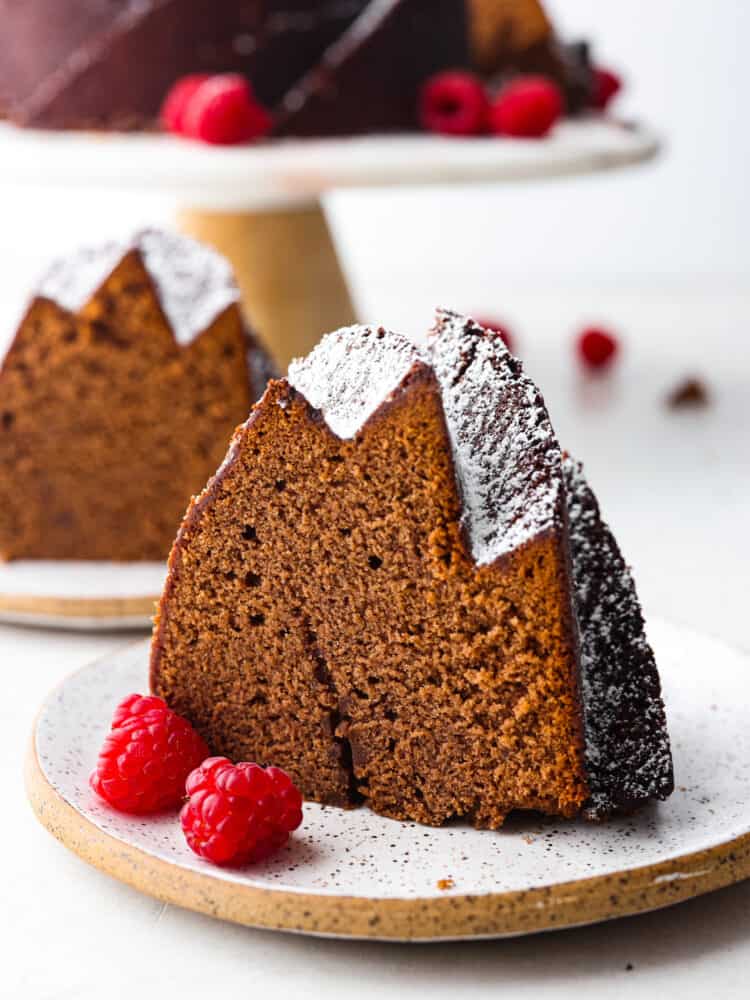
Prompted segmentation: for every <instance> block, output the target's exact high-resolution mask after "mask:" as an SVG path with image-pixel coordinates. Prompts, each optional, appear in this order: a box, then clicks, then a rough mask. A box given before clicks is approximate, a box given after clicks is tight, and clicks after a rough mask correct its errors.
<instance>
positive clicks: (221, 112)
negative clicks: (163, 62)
mask: <svg viewBox="0 0 750 1000" xmlns="http://www.w3.org/2000/svg"><path fill="white" fill-rule="evenodd" d="M272 125H273V121H272V118H271V115H270V114H269V113H268V111H266V109H265V108H264V107H263V106H262V105H261V104H259V103H258V101H257V100H256V99H255V96H254V94H253V91H252V87H251V86H250V84H249V83H248V81H247V80H246V79H245V77H244V76H240V75H239V74H237V73H224V74H221V75H219V76H212V77H209V78H208V79H207V80H204V82H203V83H202V84H200V86H199V87H197V88H196V89H195V91H194V92H193V94H192V95H191V97H190V99H189V100H188V101H187V104H186V106H185V110H184V113H183V115H182V120H181V126H182V134H183V135H186V136H189V137H190V138H192V139H200V140H201V141H202V142H208V143H211V144H212V145H216V146H236V145H238V144H240V143H245V142H251V141H252V140H253V139H259V138H261V137H262V136H264V135H268V133H269V132H270V131H271V127H272Z"/></svg>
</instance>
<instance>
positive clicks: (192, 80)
mask: <svg viewBox="0 0 750 1000" xmlns="http://www.w3.org/2000/svg"><path fill="white" fill-rule="evenodd" d="M208 79H209V76H208V74H207V73H191V74H190V75H189V76H181V77H180V78H179V80H177V81H176V82H175V83H173V84H172V86H171V87H170V88H169V91H168V93H167V96H166V97H165V98H164V103H163V104H162V106H161V112H160V115H159V117H160V119H161V123H162V125H163V126H164V128H165V129H166V130H167V132H174V133H175V134H176V135H182V132H183V128H184V118H185V109H186V107H187V106H188V103H189V101H190V100H191V98H192V96H193V94H194V93H195V92H196V90H197V89H198V87H200V86H201V85H202V84H204V83H205V82H206V80H208Z"/></svg>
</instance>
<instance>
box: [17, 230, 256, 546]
mask: <svg viewBox="0 0 750 1000" xmlns="http://www.w3.org/2000/svg"><path fill="white" fill-rule="evenodd" d="M270 373H271V368H270V363H269V360H268V358H267V357H266V355H265V354H264V353H263V351H262V350H261V348H260V347H259V346H258V345H257V344H256V342H255V339H254V338H253V336H252V334H251V333H250V332H249V331H248V330H247V329H246V327H245V324H244V321H243V319H242V317H241V314H240V310H239V305H238V292H237V287H236V285H235V282H234V279H233V276H232V272H231V269H230V267H229V264H228V263H227V262H226V261H225V260H224V259H223V258H222V257H220V256H218V255H217V254H215V253H214V252H213V251H212V250H209V249H208V248H207V247H204V246H201V245H200V244H197V243H195V242H193V241H192V240H188V239H186V238H184V237H182V236H177V235H169V234H167V233H162V232H156V231H150V232H144V233H141V234H140V235H138V236H137V237H135V238H134V239H133V240H132V241H131V242H130V243H129V244H122V245H121V244H112V245H110V246H106V247H99V248H96V249H88V250H82V251H79V252H78V253H76V254H73V255H72V256H71V257H69V258H67V259H65V260H62V261H60V262H58V263H57V264H56V265H54V266H53V267H52V269H51V270H50V271H49V273H48V274H47V275H46V276H45V278H44V279H43V280H42V282H41V283H40V285H39V287H38V289H37V291H36V294H35V295H34V296H33V298H32V300H31V302H30V304H29V306H28V309H27V311H26V315H25V316H24V318H23V320H22V322H21V324H20V327H19V328H18V331H17V333H16V335H15V339H14V340H13V342H12V344H11V346H10V348H9V350H8V352H7V354H6V355H5V357H4V359H3V358H0V558H2V559H18V558H41V559H98V560H144V559H150V560H157V559H164V558H166V556H167V554H168V553H169V549H170V546H171V544H172V541H173V540H174V535H175V532H176V530H177V527H178V525H179V523H180V519H181V517H182V514H183V513H184V510H185V506H186V504H187V502H188V501H189V499H190V496H191V495H192V494H193V493H194V492H196V491H197V490H199V489H200V488H201V487H202V486H203V484H204V483H205V481H206V479H207V477H208V476H209V475H210V474H211V472H212V471H213V470H214V469H215V468H216V465H217V464H218V462H219V461H220V460H221V457H222V454H223V452H224V450H225V448H226V441H227V439H228V437H229V435H230V434H231V432H232V430H233V429H234V427H235V426H236V425H237V424H238V423H239V422H240V420H242V419H244V418H245V417H246V416H247V411H248V409H249V407H250V405H251V404H252V402H253V401H254V400H255V399H257V398H258V396H259V395H260V394H261V392H262V391H263V388H264V387H265V384H266V380H267V378H268V376H269V374H270Z"/></svg>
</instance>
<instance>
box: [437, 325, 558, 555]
mask: <svg viewBox="0 0 750 1000" xmlns="http://www.w3.org/2000/svg"><path fill="white" fill-rule="evenodd" d="M429 352H430V357H431V360H432V364H433V367H434V369H435V374H436V375H437V377H438V380H439V382H440V387H441V391H442V397H443V407H444V410H445V417H446V423H447V425H448V432H449V434H450V438H451V444H452V448H453V459H454V464H455V467H456V475H457V477H458V481H459V486H460V488H461V493H462V498H463V505H464V514H463V517H464V524H465V528H466V530H467V533H468V537H469V540H470V544H471V549H472V554H473V556H474V559H475V561H476V562H477V563H478V564H480V565H482V564H486V563H491V562H493V561H494V560H495V559H497V558H498V557H499V556H501V555H503V554H505V553H507V552H510V551H512V550H513V549H515V548H517V547H518V546H520V545H522V544H523V543H524V542H526V541H528V540H529V539H531V538H534V537H535V536H536V535H538V534H540V533H541V532H544V531H547V530H549V529H551V528H553V527H554V526H555V525H556V524H557V525H560V524H561V515H560V511H561V498H562V468H561V464H560V446H559V445H558V443H557V439H556V437H555V434H554V431H553V430H552V425H551V423H550V420H549V416H548V414H547V410H546V408H545V405H544V400H543V399H542V396H541V393H540V392H539V390H538V389H537V387H536V386H535V385H534V383H533V382H532V381H531V380H530V379H528V378H527V377H526V376H525V375H524V374H523V368H522V365H521V363H520V361H518V360H517V359H516V358H514V357H513V356H512V355H511V354H510V353H509V352H508V350H507V349H506V347H505V345H504V344H503V342H502V340H501V339H500V336H499V335H498V334H494V333H493V332H491V331H486V330H483V329H482V328H481V327H480V326H478V325H477V324H476V323H474V322H473V321H472V320H470V319H467V318H465V317H463V316H459V315H457V314H456V313H451V312H440V313H438V321H437V325H436V327H435V329H434V331H433V332H432V335H431V338H430V341H429Z"/></svg>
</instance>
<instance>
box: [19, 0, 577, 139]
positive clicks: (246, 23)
mask: <svg viewBox="0 0 750 1000" xmlns="http://www.w3.org/2000/svg"><path fill="white" fill-rule="evenodd" d="M0 22H1V23H2V25H3V40H4V42H5V51H4V55H3V58H2V60H0V112H3V111H4V113H5V114H6V115H7V116H8V117H10V118H11V119H12V120H13V121H15V122H17V123H19V124H21V125H29V126H36V127H42V128H109V129H129V128H149V127H153V126H154V125H155V123H156V120H157V117H158V112H159V108H160V105H161V103H162V101H163V99H164V97H165V95H166V93H167V91H168V90H169V88H170V87H171V86H172V84H173V83H174V82H175V80H177V79H178V78H179V77H181V76H184V75H186V74H191V73H225V72H235V73H242V74H244V75H246V76H247V77H248V78H249V80H250V81H251V83H252V85H253V88H254V90H255V92H256V94H257V96H258V97H259V99H260V100H261V101H262V102H263V103H264V104H265V105H266V106H267V107H268V108H269V109H271V110H273V111H274V112H275V115H276V118H277V134H280V135H333V134H346V133H358V132H372V131H393V130H398V129H410V128H416V127H417V124H418V123H417V95H418V92H419V88H420V86H421V84H422V83H423V82H424V81H425V80H426V79H427V78H428V77H429V76H430V75H432V74H433V73H436V72H438V71H440V70H444V69H452V68H456V67H472V68H474V69H475V70H476V71H477V72H481V73H483V74H484V75H485V76H487V77H493V76H496V75H498V74H499V75H503V74H509V73H514V72H541V73H545V74H547V75H549V76H551V77H553V78H554V79H555V80H557V81H558V82H559V83H560V84H561V86H562V87H563V89H564V91H565V93H566V96H567V100H568V106H569V109H570V110H571V111H576V110H578V109H579V108H580V107H581V105H582V104H583V103H585V102H586V100H587V99H588V96H589V92H590V82H591V81H590V72H589V69H588V62H587V58H586V54H585V51H583V50H580V51H574V50H571V49H568V48H566V47H565V46H562V45H560V44H559V43H558V42H557V40H556V39H555V36H554V33H553V31H552V27H551V25H550V23H549V21H548V19H547V17H546V15H545V14H544V11H543V10H542V8H541V5H540V3H539V0H322V2H320V3H311V2H310V0H233V2H222V3H217V2H216V0H23V2H22V3H20V2H18V0H0Z"/></svg>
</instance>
